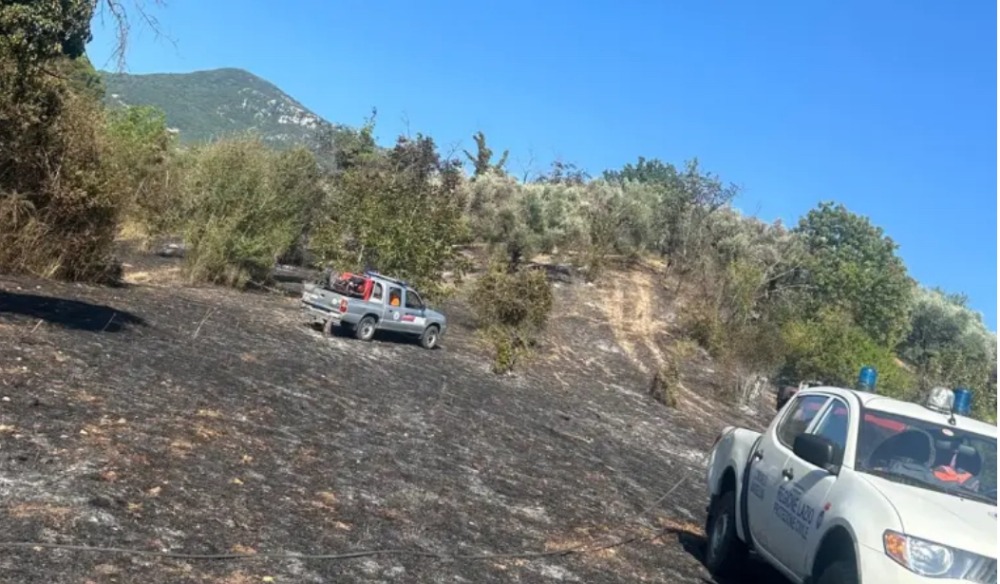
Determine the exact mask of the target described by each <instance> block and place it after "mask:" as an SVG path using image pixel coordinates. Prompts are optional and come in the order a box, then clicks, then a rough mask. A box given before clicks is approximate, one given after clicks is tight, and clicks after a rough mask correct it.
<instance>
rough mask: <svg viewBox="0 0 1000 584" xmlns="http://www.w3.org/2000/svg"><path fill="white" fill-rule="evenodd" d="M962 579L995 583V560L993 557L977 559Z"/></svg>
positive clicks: (987, 583) (981, 582) (977, 582)
mask: <svg viewBox="0 0 1000 584" xmlns="http://www.w3.org/2000/svg"><path fill="white" fill-rule="evenodd" d="M962 579H963V580H966V581H968V582H975V583H976V584H997V561H996V560H994V559H993V558H979V559H977V560H976V561H975V562H973V564H972V565H971V566H969V570H968V571H967V572H966V573H965V577H964V578H962Z"/></svg>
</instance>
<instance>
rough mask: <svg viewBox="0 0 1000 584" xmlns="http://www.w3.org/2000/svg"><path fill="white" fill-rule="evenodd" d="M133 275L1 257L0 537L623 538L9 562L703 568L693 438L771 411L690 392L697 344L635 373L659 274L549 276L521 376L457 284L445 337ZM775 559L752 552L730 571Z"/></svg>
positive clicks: (639, 572)
mask: <svg viewBox="0 0 1000 584" xmlns="http://www.w3.org/2000/svg"><path fill="white" fill-rule="evenodd" d="M161 267H162V266H161ZM165 269H166V268H165ZM142 272H143V274H141V276H140V277H138V278H135V279H134V280H135V281H139V282H142V283H141V284H135V285H130V286H127V287H125V288H120V289H106V288H89V287H82V286H72V285H65V284H53V283H50V282H36V281H33V280H28V279H23V278H0V399H2V401H0V523H2V524H3V525H4V527H5V529H4V530H3V531H4V533H3V535H2V539H3V540H6V541H12V540H27V541H42V542H52V543H69V544H87V545H95V546H120V547H130V548H141V549H147V550H159V551H176V552H186V553H199V554H204V553H207V554H212V553H227V552H238V553H254V552H257V553H263V552H289V553H301V554H323V553H340V552H350V551H356V550H367V549H387V548H406V549H411V550H421V551H425V552H434V553H440V554H444V555H447V556H454V555H456V554H464V555H479V554H491V553H506V552H522V551H531V552H536V551H546V550H549V551H551V550H559V549H566V548H570V547H573V546H578V545H583V544H595V545H596V544H604V543H609V542H612V541H614V540H616V539H617V538H625V537H638V538H639V540H638V541H635V542H631V543H629V544H626V545H622V546H619V547H614V548H611V549H608V550H603V551H600V552H597V553H591V554H586V555H571V556H563V557H561V556H551V557H544V558H530V559H529V558H495V559H477V560H451V561H442V560H439V559H432V558H420V557H413V556H392V555H383V556H372V557H363V558H357V559H351V560H345V561H319V560H308V559H291V560H266V561H265V560H253V561H241V562H235V561H214V562H213V561H194V560H178V559H161V558H150V557H131V556H122V555H95V554H88V553H80V552H70V551H61V550H49V549H44V550H33V549H13V550H4V551H3V552H2V553H0V582H18V583H30V582H38V583H42V582H44V583H70V582H73V583H84V582H95V583H96V582H142V583H144V584H155V583H161V582H162V583H166V582H192V583H193V582H199V583H200V582H212V583H229V584H242V583H249V582H265V581H267V582H389V581H393V582H475V583H480V582H557V581H561V582H588V583H599V582H636V581H638V582H708V581H710V580H709V579H708V577H707V575H706V573H705V571H704V569H703V568H702V567H701V564H700V562H699V554H700V545H701V534H700V525H701V523H702V521H703V517H704V513H703V507H704V505H705V496H704V489H703V485H702V481H703V470H702V469H703V467H702V456H703V453H704V451H705V450H706V449H707V447H708V446H709V445H710V444H711V440H712V438H713V437H714V435H715V433H716V432H717V431H718V430H719V429H720V428H721V427H722V426H723V425H725V424H726V423H742V424H759V423H761V421H762V420H766V414H765V415H763V417H761V418H758V419H746V418H745V417H744V416H743V415H742V414H739V413H737V412H732V411H728V408H725V407H721V406H715V407H713V408H712V410H711V411H710V412H709V415H707V416H706V415H703V414H702V413H701V409H700V408H699V406H698V402H699V401H700V400H702V399H704V395H705V394H706V392H708V391H710V389H711V388H710V387H708V386H706V385H705V381H706V380H710V379H711V378H712V375H711V372H710V371H707V370H706V369H705V367H706V365H704V364H702V365H691V366H690V370H689V371H687V373H688V375H687V376H686V378H685V379H686V380H687V381H686V386H687V391H686V393H685V395H684V397H683V399H682V403H681V406H680V409H679V410H676V411H674V410H668V409H667V408H665V407H663V406H660V405H659V404H657V403H655V402H654V401H653V400H652V399H651V398H649V397H647V396H646V395H645V393H644V392H645V389H646V388H647V387H648V385H649V383H650V380H651V375H652V373H651V372H652V371H653V370H654V368H655V363H656V361H657V359H658V358H659V357H658V354H659V353H658V351H662V349H659V348H658V347H659V345H658V344H657V343H656V341H657V340H660V341H662V340H664V339H669V336H670V331H669V326H662V327H660V328H657V327H656V326H648V325H644V326H641V327H639V328H636V327H635V325H623V324H622V323H625V322H626V319H627V318H628V315H629V314H633V315H636V316H638V313H637V311H638V312H641V313H642V316H646V315H647V314H648V315H652V316H654V317H659V316H662V318H663V321H664V322H666V323H668V324H669V323H670V322H671V318H672V317H671V316H670V306H669V303H667V302H666V301H665V300H664V299H663V298H662V295H660V294H659V293H658V292H656V290H655V279H651V278H649V277H648V276H644V275H641V274H640V275H635V276H632V277H633V278H635V280H632V281H629V280H610V281H609V282H606V283H604V284H602V285H599V286H583V285H561V286H559V287H557V289H556V293H557V307H556V317H555V318H554V320H553V322H552V324H551V327H550V329H551V330H550V333H549V336H548V337H547V339H546V341H545V343H544V346H543V347H542V351H541V354H540V355H539V357H538V358H537V359H536V362H535V363H533V367H532V368H531V371H530V373H527V374H523V375H518V376H514V377H506V378H498V377H496V376H493V375H492V374H490V373H489V367H488V361H487V360H486V359H484V357H483V355H482V353H481V350H480V349H479V348H478V347H477V346H476V345H475V342H474V336H473V335H472V333H471V331H470V329H469V327H468V323H469V320H468V314H467V312H466V311H465V310H464V309H463V308H462V307H460V306H451V307H448V312H449V315H450V316H451V318H452V322H453V323H454V326H453V328H452V330H450V331H449V335H448V336H447V337H446V338H445V339H444V341H445V342H444V344H443V346H442V348H441V349H440V350H436V351H424V350H422V349H420V348H419V347H417V346H416V345H415V344H413V343H408V342H406V341H405V340H404V341H400V340H399V339H385V338H382V339H379V340H377V341H376V342H374V343H371V344H363V343H360V342H358V341H355V340H353V339H344V338H334V339H328V338H322V336H321V335H320V334H319V333H318V332H316V331H313V330H311V329H309V328H307V327H305V326H303V325H302V324H301V322H300V318H299V314H298V310H297V306H296V303H295V301H294V299H290V298H284V297H280V296H277V295H264V294H241V293H236V292H232V291H226V290H220V289H214V288H185V287H178V286H176V285H170V286H157V285H153V284H150V283H149V282H155V281H156V278H155V277H151V276H150V275H149V270H148V269H143V270H142ZM630 295H631V296H630ZM625 306H627V307H629V310H626V311H624V312H619V313H616V312H615V311H617V310H621V309H622V308H623V307H625ZM615 317H617V318H615ZM609 323H610V324H609ZM630 326H631V327H632V328H629V327H630ZM768 407H770V404H767V403H764V404H762V405H761V408H762V409H764V410H766V408H768ZM682 478H684V479H686V480H684V481H683V482H681V483H680V484H679V485H678V482H679V481H681V479H682ZM672 487H675V488H674V490H673V492H672V494H670V495H669V496H668V497H666V498H665V499H663V501H662V502H661V503H659V504H656V505H654V503H656V502H657V500H658V499H660V498H661V497H662V495H663V494H664V493H666V492H667V491H668V490H670V489H671V488H672ZM771 578H773V574H771V573H770V572H769V571H768V570H766V569H763V568H760V569H755V570H752V573H751V574H748V579H747V582H758V581H772V580H771ZM773 581H775V582H778V581H780V580H777V579H775V580H773Z"/></svg>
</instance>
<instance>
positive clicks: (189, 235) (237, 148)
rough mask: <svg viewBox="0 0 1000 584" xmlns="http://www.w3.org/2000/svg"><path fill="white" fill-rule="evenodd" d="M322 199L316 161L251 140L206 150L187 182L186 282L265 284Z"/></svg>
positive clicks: (242, 140)
mask: <svg viewBox="0 0 1000 584" xmlns="http://www.w3.org/2000/svg"><path fill="white" fill-rule="evenodd" d="M321 194H322V193H321V191H320V190H319V186H318V167H317V166H316V161H315V158H313V157H312V156H311V155H307V154H305V153H304V152H303V151H301V150H292V151H286V152H275V151H272V150H270V149H268V148H267V146H265V145H264V144H263V142H262V141H261V140H260V139H258V138H256V137H241V138H237V139H233V140H227V141H221V142H217V143H215V144H212V145H209V146H207V147H206V148H205V149H204V150H203V151H201V152H200V153H199V154H198V156H197V160H196V162H195V163H194V164H193V165H192V168H191V169H190V172H188V173H186V175H185V185H184V200H185V214H186V227H185V230H184V231H185V233H184V239H185V241H186V242H187V244H188V246H189V250H188V252H187V254H186V261H187V270H188V275H189V276H190V278H191V279H192V280H195V281H204V282H213V283H220V284H225V285H228V286H234V287H237V288H242V287H244V286H245V285H247V284H248V283H250V282H265V281H267V280H269V279H270V275H271V271H272V269H273V268H274V265H275V263H276V262H277V260H278V258H280V257H281V256H283V255H285V254H286V253H287V252H288V251H289V250H290V249H291V248H292V246H293V245H295V244H296V243H297V242H298V241H300V239H301V237H302V234H303V232H304V231H305V229H306V217H307V211H308V210H309V209H310V208H311V207H313V206H315V205H316V204H317V203H318V199H319V196H320V195H321Z"/></svg>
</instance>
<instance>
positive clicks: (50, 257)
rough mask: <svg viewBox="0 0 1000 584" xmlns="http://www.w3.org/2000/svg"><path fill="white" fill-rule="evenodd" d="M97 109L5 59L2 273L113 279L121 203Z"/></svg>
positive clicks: (0, 142)
mask: <svg viewBox="0 0 1000 584" xmlns="http://www.w3.org/2000/svg"><path fill="white" fill-rule="evenodd" d="M103 127H104V114H103V111H102V110H101V108H100V106H99V104H98V103H96V102H94V101H93V100H92V99H90V98H89V97H87V96H82V95H81V96H78V95H74V94H73V93H72V92H70V91H69V90H68V88H67V86H66V85H65V83H64V82H63V81H62V80H61V79H59V78H55V77H48V76H45V75H41V74H38V75H33V76H32V75H22V74H20V73H18V72H17V68H16V66H15V65H12V64H10V63H7V62H5V61H4V60H3V59H0V270H3V271H7V272H26V273H31V274H35V275H39V276H44V277H55V278H64V279H70V280H91V281H113V280H117V279H118V278H119V277H120V275H121V272H120V266H118V264H117V262H116V261H115V260H114V258H113V257H112V254H111V249H112V245H113V242H114V236H115V230H116V227H117V220H118V209H119V205H120V203H121V187H120V184H118V183H117V179H116V175H115V173H114V172H111V171H110V170H109V169H108V168H107V167H106V165H104V164H103V161H104V159H105V157H106V155H107V153H108V143H107V140H106V136H105V135H104V133H103Z"/></svg>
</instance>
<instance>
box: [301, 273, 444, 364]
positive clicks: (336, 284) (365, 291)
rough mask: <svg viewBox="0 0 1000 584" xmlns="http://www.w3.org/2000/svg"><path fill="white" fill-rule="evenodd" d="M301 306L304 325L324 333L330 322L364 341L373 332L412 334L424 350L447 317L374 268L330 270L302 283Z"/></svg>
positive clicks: (432, 344)
mask: <svg viewBox="0 0 1000 584" xmlns="http://www.w3.org/2000/svg"><path fill="white" fill-rule="evenodd" d="M302 310H303V312H304V314H305V315H306V318H307V320H308V321H309V322H310V324H319V325H322V327H323V332H324V333H326V334H330V333H331V332H332V330H333V327H334V326H341V327H344V328H347V329H349V330H352V331H353V332H354V336H355V337H356V338H358V339H360V340H362V341H370V340H372V338H374V336H375V331H377V330H387V331H392V332H396V333H404V334H412V335H414V336H416V337H418V338H419V339H420V345H421V346H422V347H424V348H425V349H433V348H435V347H436V346H437V344H438V340H439V339H440V338H441V335H443V334H444V331H445V328H446V326H447V319H446V318H445V316H444V315H443V314H441V313H440V312H437V311H436V310H432V309H430V308H428V307H427V306H426V305H425V304H424V301H423V299H421V298H420V295H419V294H418V293H417V292H416V290H414V289H413V288H411V287H410V286H408V285H407V284H406V282H403V281H401V280H398V279H395V278H389V277H387V276H383V275H381V274H378V273H377V272H365V273H364V274H352V273H342V274H331V275H330V276H329V277H324V278H323V279H322V280H321V281H320V282H318V283H306V284H305V286H304V287H303V291H302Z"/></svg>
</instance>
